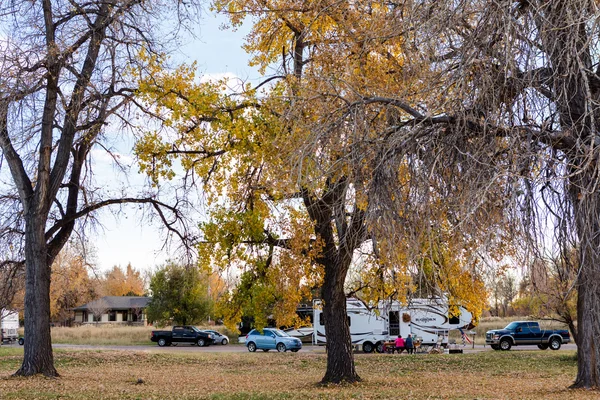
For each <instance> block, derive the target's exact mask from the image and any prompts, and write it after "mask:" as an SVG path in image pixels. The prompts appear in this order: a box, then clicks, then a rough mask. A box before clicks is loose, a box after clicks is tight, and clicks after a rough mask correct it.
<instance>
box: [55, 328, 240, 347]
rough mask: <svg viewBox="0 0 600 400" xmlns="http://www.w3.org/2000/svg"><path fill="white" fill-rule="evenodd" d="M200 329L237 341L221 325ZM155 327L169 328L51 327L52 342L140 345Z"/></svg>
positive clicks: (233, 341)
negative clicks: (221, 334)
mask: <svg viewBox="0 0 600 400" xmlns="http://www.w3.org/2000/svg"><path fill="white" fill-rule="evenodd" d="M199 328H200V329H213V330H217V331H219V332H223V333H225V334H226V335H228V336H229V338H230V339H231V341H232V343H237V335H236V334H232V333H231V332H229V331H226V330H225V329H224V328H223V327H214V326H210V327H209V326H199ZM155 329H165V330H169V329H171V327H165V328H156V327H152V326H120V325H106V324H98V325H95V324H90V325H82V326H77V327H73V328H66V327H54V328H52V342H53V343H69V344H88V345H119V346H127V345H140V344H150V343H151V342H150V332H151V331H152V330H155Z"/></svg>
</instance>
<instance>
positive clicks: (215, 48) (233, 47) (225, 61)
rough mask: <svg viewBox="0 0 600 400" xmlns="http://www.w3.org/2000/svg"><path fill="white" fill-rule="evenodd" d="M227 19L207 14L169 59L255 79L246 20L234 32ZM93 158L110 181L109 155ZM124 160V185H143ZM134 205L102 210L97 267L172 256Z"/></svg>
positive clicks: (95, 237) (95, 239) (146, 263)
mask: <svg viewBox="0 0 600 400" xmlns="http://www.w3.org/2000/svg"><path fill="white" fill-rule="evenodd" d="M225 22H226V18H225V17H223V16H215V15H214V14H206V15H205V16H204V18H203V19H202V23H201V25H200V26H199V27H198V29H197V32H195V35H196V37H195V38H194V37H188V38H187V39H184V42H183V46H182V47H181V48H180V49H179V50H178V51H177V52H176V53H175V54H174V55H173V59H174V60H176V61H181V62H188V63H189V62H192V61H196V62H197V65H198V75H203V78H202V80H206V79H210V78H221V77H223V76H230V77H239V78H241V79H243V80H249V81H250V82H256V80H257V79H258V72H257V71H256V69H254V68H252V67H249V66H248V56H247V54H246V53H245V52H244V50H242V49H241V45H242V44H243V42H244V37H245V35H246V34H247V33H248V32H249V24H246V25H244V26H242V27H241V28H239V29H238V30H237V31H235V32H234V31H231V30H221V29H219V28H220V26H221V25H222V24H223V23H225ZM132 145H133V143H124V144H123V145H121V146H119V147H120V148H123V149H124V151H125V150H126V149H127V150H128V149H130V148H131V147H132ZM96 159H97V160H98V165H97V166H96V171H97V172H98V173H99V174H102V175H105V179H108V180H111V179H114V171H113V169H112V161H111V160H109V159H108V157H104V158H102V157H100V158H96ZM122 162H123V163H124V164H129V165H132V174H131V175H130V177H129V181H128V186H129V187H130V188H131V187H134V188H136V187H139V188H140V189H141V188H142V187H143V183H144V177H143V176H141V175H139V174H136V171H137V170H138V168H137V166H136V165H135V164H134V163H135V161H134V160H133V158H132V157H131V154H124V155H123V156H122ZM137 209H138V207H137V206H135V207H134V206H128V207H123V213H120V214H119V215H116V216H114V215H112V214H111V213H110V212H103V213H102V214H101V217H100V222H101V224H102V226H103V228H102V229H97V230H96V232H95V233H93V234H92V235H91V237H90V238H89V239H90V241H91V243H92V244H93V247H94V248H95V258H96V260H95V261H96V265H97V267H98V269H99V270H100V271H106V270H108V269H110V268H112V267H113V266H114V265H120V266H122V267H125V266H126V265H127V264H128V263H131V265H132V266H133V267H134V268H136V269H138V270H152V269H154V268H155V267H156V266H158V265H161V264H163V263H164V262H165V261H166V260H167V259H169V258H173V255H174V254H172V253H170V252H169V251H166V250H163V249H162V248H163V243H164V242H163V240H162V238H161V236H160V233H159V230H160V228H159V225H158V224H155V225H149V224H147V223H141V222H140V221H141V214H140V213H139V211H138V210H137Z"/></svg>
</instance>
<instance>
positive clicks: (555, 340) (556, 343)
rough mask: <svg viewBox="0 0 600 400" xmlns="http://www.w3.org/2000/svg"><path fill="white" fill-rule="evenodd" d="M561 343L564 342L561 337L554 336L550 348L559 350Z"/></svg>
mask: <svg viewBox="0 0 600 400" xmlns="http://www.w3.org/2000/svg"><path fill="white" fill-rule="evenodd" d="M561 344H562V343H561V342H560V339H559V338H557V337H555V338H552V339H551V340H550V348H551V349H552V350H558V349H560V345H561Z"/></svg>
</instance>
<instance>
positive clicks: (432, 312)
mask: <svg viewBox="0 0 600 400" xmlns="http://www.w3.org/2000/svg"><path fill="white" fill-rule="evenodd" d="M458 309H459V311H460V315H458V316H455V315H452V314H451V313H450V312H449V306H448V302H447V301H445V300H444V299H442V298H431V299H412V300H411V301H410V302H409V303H408V304H407V305H402V304H401V303H399V302H397V301H393V302H380V303H379V304H378V306H377V308H376V309H370V308H369V307H367V305H366V304H365V303H363V302H362V301H360V300H358V299H347V300H346V313H347V316H348V325H349V326H350V336H351V340H352V344H353V345H358V346H362V349H363V351H364V352H365V353H371V352H373V351H374V350H376V351H377V352H379V353H381V352H383V348H384V343H385V342H387V341H391V340H394V339H395V338H396V337H398V335H402V337H407V336H408V335H409V334H411V335H412V336H413V337H414V338H416V341H417V342H418V343H420V345H422V346H434V345H437V344H438V342H440V343H439V344H440V345H442V346H445V345H447V343H448V332H449V331H451V330H454V329H471V328H472V327H473V325H472V315H471V313H470V312H469V311H467V310H466V309H464V308H462V307H458ZM313 313H314V315H313V321H314V322H313V329H314V333H313V344H315V345H323V344H325V343H326V341H327V336H326V332H325V321H324V318H323V310H322V305H321V301H320V300H314V301H313Z"/></svg>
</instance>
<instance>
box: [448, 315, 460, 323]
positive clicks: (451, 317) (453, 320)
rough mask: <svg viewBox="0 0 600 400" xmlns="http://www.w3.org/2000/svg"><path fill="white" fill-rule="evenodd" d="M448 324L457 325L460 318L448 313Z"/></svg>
mask: <svg viewBox="0 0 600 400" xmlns="http://www.w3.org/2000/svg"><path fill="white" fill-rule="evenodd" d="M448 323H449V324H450V325H458V324H460V317H457V316H455V315H453V314H450V313H448Z"/></svg>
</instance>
